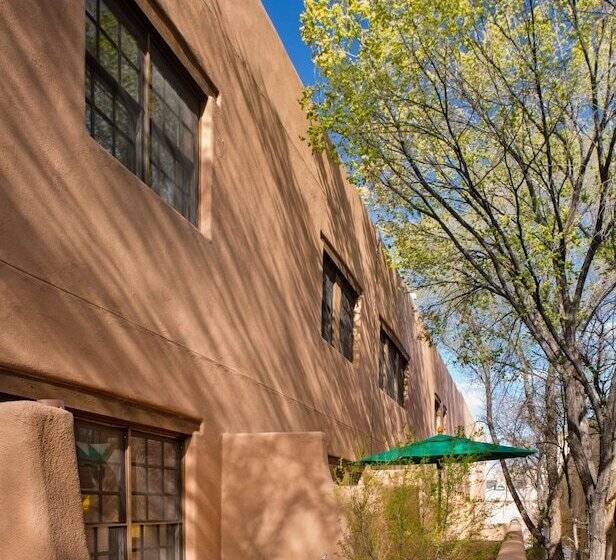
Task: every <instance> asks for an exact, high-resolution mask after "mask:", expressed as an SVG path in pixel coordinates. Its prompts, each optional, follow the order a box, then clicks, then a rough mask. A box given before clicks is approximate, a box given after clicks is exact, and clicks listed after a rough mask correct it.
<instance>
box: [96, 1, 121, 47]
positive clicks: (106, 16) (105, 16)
mask: <svg viewBox="0 0 616 560" xmlns="http://www.w3.org/2000/svg"><path fill="white" fill-rule="evenodd" d="M99 23H100V27H101V29H102V30H103V31H105V33H106V34H107V35H109V37H110V38H111V40H112V41H113V42H114V43H115V44H116V45H117V44H118V41H119V33H120V25H119V23H118V19H117V18H116V16H115V15H114V14H113V12H112V11H111V10H110V9H109V8H108V7H107V5H106V4H105V2H104V1H103V0H100V16H99Z"/></svg>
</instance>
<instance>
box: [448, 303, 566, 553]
mask: <svg viewBox="0 0 616 560" xmlns="http://www.w3.org/2000/svg"><path fill="white" fill-rule="evenodd" d="M451 313H453V311H452V312H451ZM451 313H450V315H451ZM457 315H458V316H457V317H456V320H457V322H458V324H459V325H460V326H459V327H458V328H456V329H452V330H451V332H450V333H448V336H447V337H445V340H444V342H445V344H446V345H447V347H448V348H449V349H450V350H451V351H452V352H453V353H454V355H455V356H456V362H457V364H458V365H459V366H461V367H462V368H464V369H466V370H467V371H469V372H470V373H471V379H473V380H476V381H478V382H479V383H481V385H483V388H484V391H485V417H484V418H481V417H480V418H478V420H479V421H483V422H485V424H486V426H487V428H488V432H489V434H490V436H491V438H492V441H493V442H494V443H499V442H500V440H501V439H504V440H506V441H508V442H509V443H511V444H513V445H516V446H525V447H535V448H537V449H538V453H537V454H536V455H535V456H533V457H530V458H529V459H527V460H525V461H524V463H523V464H522V465H519V466H518V465H516V463H513V465H514V466H513V467H510V464H508V463H506V462H504V461H501V469H502V471H503V474H504V476H505V481H506V483H507V486H508V488H509V491H510V493H511V495H512V497H513V500H514V502H515V503H516V505H517V507H518V510H519V512H520V515H521V516H522V519H523V521H524V523H525V524H526V527H527V528H528V530H529V532H530V534H531V535H532V537H533V539H534V540H535V541H536V543H537V544H538V545H539V546H540V547H541V548H543V550H544V551H545V556H546V557H547V558H548V559H549V560H561V559H562V558H563V537H564V536H566V537H568V538H569V539H570V541H573V538H572V536H573V535H564V534H563V523H562V513H561V498H562V494H563V489H564V487H565V483H566V476H565V474H566V469H567V467H568V462H569V461H568V459H569V454H568V450H567V448H566V446H565V445H564V424H565V423H564V421H563V420H564V410H563V407H562V404H561V399H559V398H558V397H559V393H560V386H559V383H558V379H557V377H556V375H555V372H554V369H553V368H551V367H550V366H549V365H546V363H545V359H544V357H543V354H542V352H541V350H540V349H539V348H537V347H536V345H535V344H533V341H532V340H529V339H528V337H526V336H525V335H524V331H523V329H522V328H520V324H519V321H518V320H517V319H516V318H515V317H511V316H510V317H506V316H503V312H502V310H499V309H498V307H497V306H496V305H493V306H492V307H490V308H489V309H485V308H483V307H480V306H475V307H474V308H472V309H464V310H460V309H458V313H457ZM519 486H522V488H523V489H527V488H529V487H531V486H534V487H535V489H536V492H537V505H538V508H537V510H536V511H535V510H534V508H532V509H529V507H528V505H532V504H527V503H526V502H525V500H524V496H523V495H521V494H520V492H519V491H518V487H519Z"/></svg>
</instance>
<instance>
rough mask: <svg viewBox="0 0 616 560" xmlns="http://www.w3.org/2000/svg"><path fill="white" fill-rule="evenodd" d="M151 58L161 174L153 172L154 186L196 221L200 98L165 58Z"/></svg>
mask: <svg viewBox="0 0 616 560" xmlns="http://www.w3.org/2000/svg"><path fill="white" fill-rule="evenodd" d="M152 60H153V62H152V85H151V110H152V113H151V122H152V135H151V142H152V144H151V146H150V149H151V154H152V163H153V164H155V165H156V166H157V168H158V172H159V176H158V177H154V175H153V174H152V175H151V186H152V188H153V189H154V190H155V191H156V192H157V193H158V194H159V196H161V198H163V199H164V200H165V202H167V203H168V204H169V205H170V206H173V207H174V208H175V209H176V210H177V211H179V212H180V213H182V215H184V217H186V218H187V219H189V220H190V221H192V222H195V221H196V214H197V212H196V205H197V191H196V188H197V178H196V177H197V161H196V158H197V124H198V111H199V101H198V99H196V98H195V97H194V96H193V95H192V94H191V93H189V92H190V88H189V87H187V86H186V84H185V83H184V82H183V81H182V79H181V78H180V77H179V76H177V75H176V73H175V71H174V68H173V67H172V66H170V65H169V64H168V63H167V62H164V59H163V57H161V56H160V55H159V54H158V53H157V52H154V53H153V59H152ZM161 173H162V175H163V176H161V175H160V174H161Z"/></svg>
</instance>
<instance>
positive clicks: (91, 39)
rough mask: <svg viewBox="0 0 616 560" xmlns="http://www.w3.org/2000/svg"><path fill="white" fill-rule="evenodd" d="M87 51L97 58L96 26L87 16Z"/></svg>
mask: <svg viewBox="0 0 616 560" xmlns="http://www.w3.org/2000/svg"><path fill="white" fill-rule="evenodd" d="M86 49H87V51H88V52H89V53H90V54H91V55H92V56H96V24H95V23H94V22H93V21H92V20H91V19H90V18H89V17H87V16H86Z"/></svg>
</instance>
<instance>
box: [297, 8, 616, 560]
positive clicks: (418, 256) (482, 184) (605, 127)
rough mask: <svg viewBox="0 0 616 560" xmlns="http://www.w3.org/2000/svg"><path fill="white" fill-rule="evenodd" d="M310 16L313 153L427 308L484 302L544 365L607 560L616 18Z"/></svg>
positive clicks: (427, 12) (584, 12) (615, 420)
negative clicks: (324, 154) (335, 171)
mask: <svg viewBox="0 0 616 560" xmlns="http://www.w3.org/2000/svg"><path fill="white" fill-rule="evenodd" d="M305 6H306V7H305V13H304V15H303V28H302V33H303V37H304V40H305V41H306V43H307V44H308V45H309V46H310V48H311V49H312V53H313V59H314V62H315V64H316V66H317V68H318V70H319V72H320V75H321V78H322V79H321V80H319V82H318V83H317V84H316V85H315V86H314V87H311V88H308V89H307V91H306V94H305V97H304V105H305V107H306V110H307V113H308V116H309V118H310V119H311V123H312V124H311V127H310V131H309V132H310V139H311V143H312V145H313V146H314V148H315V149H319V148H325V147H327V146H328V145H329V144H330V143H331V144H332V145H333V146H334V147H335V149H336V150H337V153H338V154H339V155H340V157H341V158H342V160H343V161H344V162H345V164H346V165H347V166H348V168H349V170H350V175H351V178H352V180H353V181H354V182H355V183H356V184H357V185H358V186H359V187H360V188H361V189H362V190H363V191H364V192H365V194H366V195H367V197H368V198H369V200H370V202H372V203H373V204H374V205H375V207H376V208H379V209H381V212H380V216H381V218H382V222H383V224H384V232H385V235H386V240H387V242H388V243H390V244H391V247H392V249H393V252H394V255H395V257H396V258H397V264H398V265H399V266H400V267H402V268H403V269H405V270H407V271H409V278H410V279H411V281H412V282H413V283H414V285H416V286H419V287H420V288H423V289H424V294H426V293H428V294H429V295H428V296H427V297H425V296H424V300H423V301H424V303H426V302H427V306H428V307H433V306H434V305H435V304H436V305H437V307H438V306H441V307H442V308H443V309H446V308H452V307H455V306H456V305H457V306H466V307H467V308H470V307H473V306H476V305H484V306H489V305H491V304H492V302H494V303H496V304H497V305H498V306H499V308H502V309H503V310H504V312H505V313H506V314H507V315H506V316H512V317H515V318H516V319H517V320H518V321H519V323H520V325H521V326H522V328H523V329H524V333H525V335H527V336H528V337H530V338H532V340H533V341H534V342H535V343H536V345H537V347H538V348H539V349H540V350H541V352H542V354H543V356H544V358H545V360H546V363H547V364H549V366H550V368H552V370H553V372H554V375H556V376H557V378H558V382H559V384H560V386H561V387H562V391H563V398H564V407H563V408H564V410H565V412H566V438H567V445H568V447H569V449H570V453H571V459H572V460H573V463H574V465H575V470H576V472H577V475H578V476H579V479H580V482H581V486H582V488H583V491H584V495H585V500H586V510H587V516H588V528H589V557H590V558H591V560H604V556H605V551H606V531H607V529H608V525H609V522H610V521H609V520H610V517H611V514H610V512H609V508H612V511H613V500H611V501H610V499H611V496H610V492H611V488H613V485H614V481H613V480H612V476H613V475H612V469H613V466H614V460H615V459H614V458H615V437H616V436H615V434H616V384H615V383H614V382H613V379H614V366H615V361H614V355H615V353H614V346H613V338H614V337H613V335H614V328H615V321H614V304H615V301H616V299H615V289H616V273H615V268H616V267H615V265H616V231H615V227H614V226H615V219H616V217H615V211H614V207H615V200H616V196H615V188H614V180H613V174H614V150H615V147H616V127H615V125H614V124H615V123H614V115H615V109H616V99H615V92H616V87H615V86H616V83H615V70H616V68H615V62H616V48H615V47H616V37H615V31H616V27H615V26H616V12H615V11H614V10H615V9H614V7H613V6H612V5H611V3H609V2H606V1H601V0H550V1H548V0H500V1H499V2H489V1H487V0H439V2H433V1H431V0H306V2H305ZM445 319H446V316H445ZM443 325H445V327H444V328H446V326H447V325H449V326H450V323H447V321H446V320H443V317H441V319H440V320H435V321H434V322H433V324H432V327H433V328H434V331H433V332H434V333H435V334H438V328H439V326H440V327H443Z"/></svg>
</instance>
